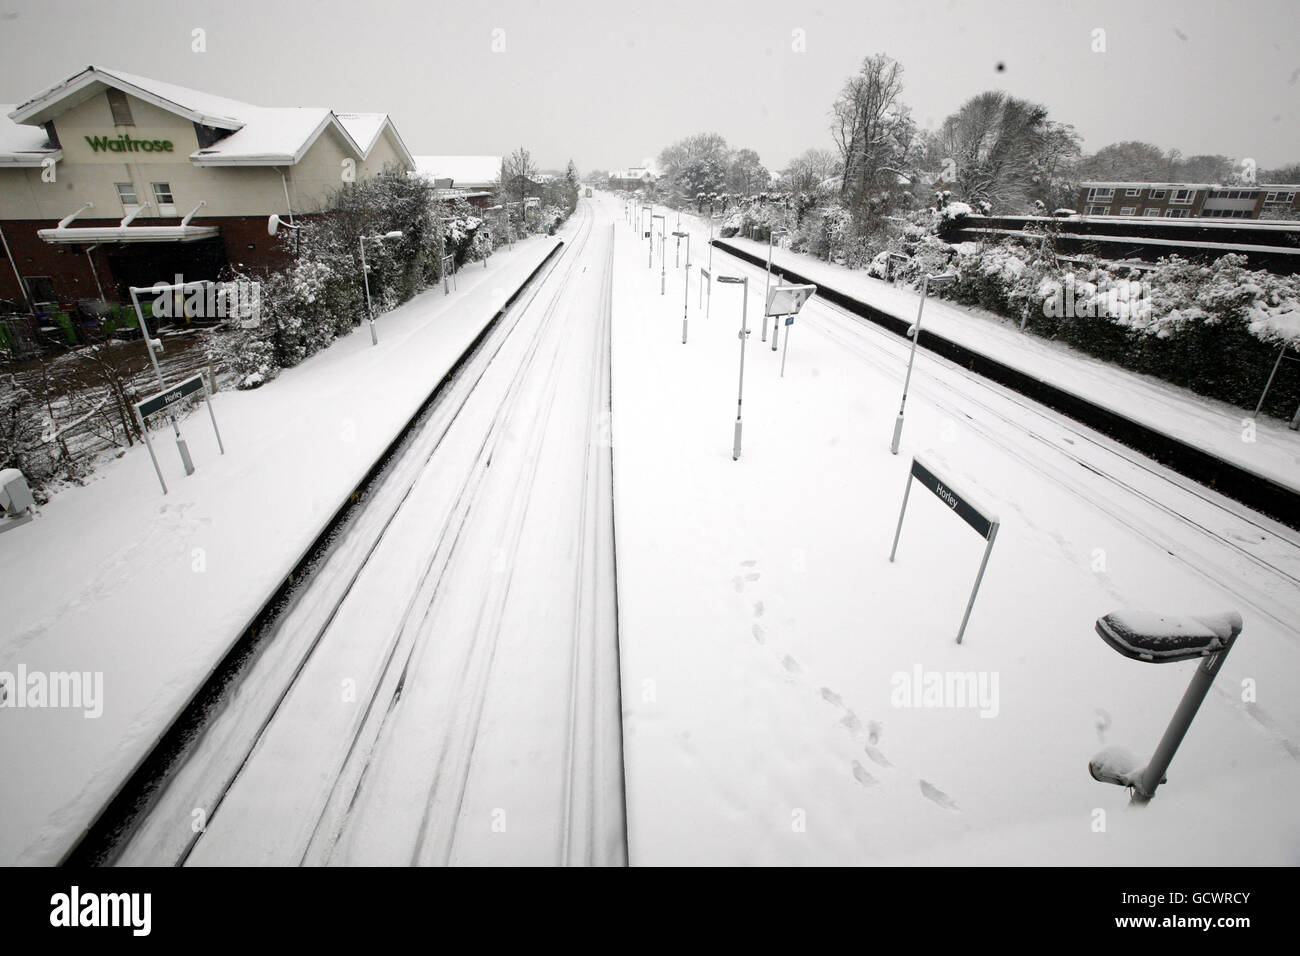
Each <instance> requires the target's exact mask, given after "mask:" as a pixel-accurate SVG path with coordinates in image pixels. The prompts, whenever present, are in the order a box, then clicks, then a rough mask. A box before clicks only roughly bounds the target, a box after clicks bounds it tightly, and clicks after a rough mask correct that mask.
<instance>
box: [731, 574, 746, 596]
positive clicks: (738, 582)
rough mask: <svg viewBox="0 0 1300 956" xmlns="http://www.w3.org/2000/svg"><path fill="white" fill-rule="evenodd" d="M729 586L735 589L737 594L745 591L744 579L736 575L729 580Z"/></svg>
mask: <svg viewBox="0 0 1300 956" xmlns="http://www.w3.org/2000/svg"><path fill="white" fill-rule="evenodd" d="M731 586H732V587H734V588H735V589H736V593H737V594H739V593H740V592H741V591H743V590H745V579H744V578H742V577H741V576H740V575H736V576H735V577H734V578H732V579H731Z"/></svg>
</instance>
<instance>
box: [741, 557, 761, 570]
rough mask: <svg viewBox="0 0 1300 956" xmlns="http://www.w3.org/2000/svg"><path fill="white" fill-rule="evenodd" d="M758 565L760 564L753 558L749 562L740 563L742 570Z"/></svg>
mask: <svg viewBox="0 0 1300 956" xmlns="http://www.w3.org/2000/svg"><path fill="white" fill-rule="evenodd" d="M757 564H758V562H757V561H755V560H754V559H753V558H750V559H749V560H748V561H741V562H740V566H741V567H742V568H752V567H755V566H757Z"/></svg>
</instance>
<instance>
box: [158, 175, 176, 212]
mask: <svg viewBox="0 0 1300 956" xmlns="http://www.w3.org/2000/svg"><path fill="white" fill-rule="evenodd" d="M153 199H154V202H155V203H156V204H157V206H158V215H160V216H174V215H176V200H175V199H174V198H173V197H172V184H171V183H154V184H153Z"/></svg>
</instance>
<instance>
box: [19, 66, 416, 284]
mask: <svg viewBox="0 0 1300 956" xmlns="http://www.w3.org/2000/svg"><path fill="white" fill-rule="evenodd" d="M414 164H415V160H414V157H412V156H411V154H410V153H409V152H408V151H407V149H406V146H405V145H404V144H403V143H402V139H401V137H400V136H398V134H397V130H396V128H395V127H394V126H393V124H392V122H391V121H390V120H389V118H388V116H387V115H386V114H384V113H335V112H334V111H333V110H330V109H328V108H326V107H319V108H311V107H265V106H253V105H251V104H248V103H242V102H239V101H238V100H232V99H228V98H226V97H223V96H216V95H213V94H211V93H204V92H200V91H198V90H191V89H187V88H186V87H183V86H176V85H175V84H172V83H165V82H161V81H158V80H153V79H149V78H147V77H141V76H135V75H133V74H130V73H123V72H121V71H120V70H109V69H104V68H103V67H96V66H90V67H87V68H86V69H84V70H82V71H81V72H79V73H76V74H74V75H73V76H71V77H69V78H68V79H66V80H64V81H63V82H62V83H58V84H56V85H54V86H52V87H50V88H49V89H47V90H44V91H42V92H40V93H37V94H36V95H35V96H33V97H32V98H31V99H29V100H28V101H27V102H25V103H22V104H19V105H16V106H0V239H3V240H4V242H3V243H0V300H5V301H8V302H12V303H14V304H15V305H18V306H20V307H21V306H24V305H25V306H27V307H30V308H33V309H40V310H44V309H48V308H54V307H55V306H56V305H57V306H58V307H62V308H64V309H67V308H68V307H69V306H71V305H75V303H77V302H78V301H80V300H87V299H103V300H107V301H124V300H125V299H126V298H127V287H128V286H131V285H136V286H148V285H152V284H154V283H155V282H158V281H160V280H161V281H166V282H172V281H174V280H175V276H176V275H178V274H179V275H183V276H184V277H185V279H187V280H195V279H219V278H225V277H226V274H227V273H228V272H229V271H230V269H231V268H232V267H233V268H241V269H243V270H250V271H260V270H262V269H266V268H270V267H275V266H278V265H282V264H283V262H284V261H285V260H286V256H287V253H286V251H285V250H286V244H285V243H284V242H283V240H281V239H272V238H271V237H269V236H268V235H267V219H268V217H269V216H270V215H271V214H272V213H275V214H277V215H279V216H281V217H283V218H284V219H285V220H286V221H291V220H292V219H293V218H295V217H299V218H301V217H304V216H312V215H314V214H319V213H321V212H324V211H325V209H326V208H327V207H328V204H329V202H330V198H331V196H332V195H333V194H334V193H335V192H336V191H338V190H339V189H341V188H343V187H344V185H345V183H347V182H352V181H358V180H361V179H365V178H368V177H370V176H374V175H375V174H377V173H379V172H381V171H382V170H383V169H384V168H385V167H388V166H395V167H396V168H398V169H401V170H403V171H409V170H410V169H412V168H413V167H414ZM6 259H7V260H8V261H4V260H6Z"/></svg>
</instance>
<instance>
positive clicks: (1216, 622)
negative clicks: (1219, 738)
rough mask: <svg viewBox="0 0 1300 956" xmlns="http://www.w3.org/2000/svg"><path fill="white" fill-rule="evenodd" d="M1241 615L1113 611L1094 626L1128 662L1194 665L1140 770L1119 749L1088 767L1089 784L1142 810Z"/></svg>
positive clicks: (1218, 666) (1232, 639)
mask: <svg viewBox="0 0 1300 956" xmlns="http://www.w3.org/2000/svg"><path fill="white" fill-rule="evenodd" d="M1241 627H1242V621H1241V615H1240V614H1238V613H1237V612H1236V611H1228V612H1226V613H1223V614H1214V615H1210V616H1196V617H1175V616H1173V615H1163V614H1150V613H1146V612H1132V611H1116V612H1113V613H1111V614H1107V615H1106V616H1105V617H1103V618H1100V619H1099V620H1098V621H1097V634H1098V635H1099V636H1100V637H1101V639H1102V640H1104V641H1105V642H1106V643H1107V644H1109V645H1110V646H1111V647H1112V648H1114V649H1115V650H1116V651H1118V652H1119V653H1120V654H1123V655H1124V656H1125V657H1128V658H1130V659H1132V660H1137V661H1143V662H1145V663H1148V664H1169V663H1172V662H1174V661H1186V660H1199V661H1200V663H1199V664H1198V665H1197V666H1196V670H1194V671H1193V672H1192V679H1191V680H1190V681H1189V682H1188V684H1187V690H1185V691H1183V699H1182V700H1181V701H1179V703H1178V709H1177V710H1175V711H1174V716H1173V718H1172V719H1171V720H1170V721H1169V726H1168V727H1167V728H1165V733H1164V736H1163V737H1161V738H1160V743H1159V744H1158V745H1157V746H1156V751H1155V753H1154V754H1152V755H1151V761H1150V763H1148V764H1147V765H1146V767H1144V768H1139V767H1138V761H1137V759H1136V758H1135V757H1134V756H1133V755H1132V754H1131V753H1129V752H1128V751H1127V750H1125V749H1123V748H1121V747H1107V748H1106V749H1105V750H1103V751H1102V752H1101V753H1099V754H1097V755H1096V756H1095V757H1093V758H1092V760H1090V761H1089V762H1088V772H1089V773H1091V774H1092V777H1093V779H1094V780H1100V781H1101V782H1102V783H1114V784H1118V785H1119V786H1121V787H1129V788H1130V789H1131V792H1132V802H1133V803H1135V804H1138V805H1139V806H1140V805H1143V804H1146V803H1148V802H1149V801H1150V800H1151V798H1152V797H1153V796H1155V792H1156V787H1158V786H1160V784H1162V783H1165V782H1166V781H1165V771H1167V770H1168V769H1169V764H1170V762H1171V761H1172V760H1173V759H1174V754H1175V753H1177V751H1178V745H1179V744H1181V743H1182V742H1183V737H1185V736H1186V735H1187V730H1188V728H1189V727H1191V725H1192V719H1193V718H1194V717H1195V716H1196V711H1197V710H1198V709H1200V706H1201V703H1202V702H1203V701H1204V700H1205V695H1206V694H1208V693H1209V691H1210V685H1212V684H1213V683H1214V678H1215V676H1216V675H1217V674H1218V673H1219V670H1220V669H1221V668H1222V667H1223V662H1224V659H1225V658H1227V656H1228V652H1229V651H1231V650H1232V646H1233V645H1234V644H1235V643H1236V642H1237V637H1238V636H1239V635H1240V634H1241Z"/></svg>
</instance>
